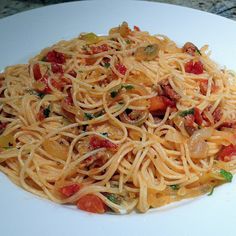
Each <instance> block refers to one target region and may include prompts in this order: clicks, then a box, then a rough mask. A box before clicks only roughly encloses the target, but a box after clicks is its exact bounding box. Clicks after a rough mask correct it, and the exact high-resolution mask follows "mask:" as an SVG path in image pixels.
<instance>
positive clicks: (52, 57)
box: [45, 50, 66, 64]
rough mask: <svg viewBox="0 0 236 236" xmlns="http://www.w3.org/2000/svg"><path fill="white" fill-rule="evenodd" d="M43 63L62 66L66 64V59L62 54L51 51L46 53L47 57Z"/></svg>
mask: <svg viewBox="0 0 236 236" xmlns="http://www.w3.org/2000/svg"><path fill="white" fill-rule="evenodd" d="M45 61H47V62H55V63H58V64H64V63H65V62H66V57H65V54H64V53H61V52H57V51H55V50H52V51H50V52H48V53H47V55H46V57H45Z"/></svg>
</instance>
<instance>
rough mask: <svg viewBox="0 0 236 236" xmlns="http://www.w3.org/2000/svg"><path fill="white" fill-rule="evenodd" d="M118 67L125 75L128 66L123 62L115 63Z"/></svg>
mask: <svg viewBox="0 0 236 236" xmlns="http://www.w3.org/2000/svg"><path fill="white" fill-rule="evenodd" d="M115 67H116V69H117V70H118V71H119V73H120V74H122V75H125V73H126V71H127V68H126V67H125V66H124V65H123V64H120V63H118V64H116V65H115Z"/></svg>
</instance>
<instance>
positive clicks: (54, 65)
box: [51, 62, 64, 74]
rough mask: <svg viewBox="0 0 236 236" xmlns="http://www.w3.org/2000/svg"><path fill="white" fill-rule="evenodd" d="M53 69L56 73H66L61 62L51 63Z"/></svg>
mask: <svg viewBox="0 0 236 236" xmlns="http://www.w3.org/2000/svg"><path fill="white" fill-rule="evenodd" d="M51 69H52V72H53V73H55V74H56V73H61V74H63V73H64V70H63V68H62V66H61V64H58V63H55V62H52V63H51Z"/></svg>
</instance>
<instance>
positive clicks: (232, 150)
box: [218, 144, 236, 162]
mask: <svg viewBox="0 0 236 236" xmlns="http://www.w3.org/2000/svg"><path fill="white" fill-rule="evenodd" d="M232 156H236V145H233V144H231V145H229V146H225V147H223V148H222V149H221V150H220V152H219V154H218V159H219V160H220V161H224V162H228V161H231V160H232Z"/></svg>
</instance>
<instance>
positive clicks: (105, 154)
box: [0, 22, 236, 213]
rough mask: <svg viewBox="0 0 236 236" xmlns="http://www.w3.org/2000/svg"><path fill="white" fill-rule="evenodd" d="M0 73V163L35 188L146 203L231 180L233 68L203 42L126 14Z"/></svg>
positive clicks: (95, 207) (84, 202)
mask: <svg viewBox="0 0 236 236" xmlns="http://www.w3.org/2000/svg"><path fill="white" fill-rule="evenodd" d="M0 85H1V86H0V93H1V97H0V102H1V105H0V132H1V136H0V148H1V149H0V170H1V171H2V172H3V173H5V174H6V175H8V176H9V178H10V179H11V180H12V181H13V182H14V183H16V184H17V185H19V186H21V187H22V188H24V189H26V190H27V191H29V192H32V193H34V194H36V195H39V196H41V197H44V198H48V199H51V200H52V201H54V202H57V203H60V204H77V206H78V207H79V208H80V209H82V210H87V211H90V212H96V213H103V212H105V211H114V212H117V213H125V212H130V211H132V210H134V209H137V210H138V211H140V212H146V211H147V210H148V209H149V208H150V207H159V206H163V205H165V204H168V203H171V202H174V201H178V200H181V199H185V198H190V197H195V196H198V195H201V194H204V193H207V192H210V191H211V192H212V190H213V188H214V187H215V186H218V185H220V184H222V183H225V182H230V181H231V180H232V174H231V173H230V171H234V170H235V167H236V159H235V158H234V157H235V154H236V146H235V119H236V110H235V104H236V99H235V98H236V76H235V73H234V72H232V71H229V70H227V69H225V68H224V69H221V68H219V66H218V65H217V64H216V63H215V62H213V61H212V60H211V59H210V58H209V55H208V53H207V46H204V47H202V48H201V49H198V48H197V47H196V46H195V45H193V44H192V43H186V44H185V45H184V46H183V47H178V46H177V45H176V44H175V43H174V42H173V41H171V40H170V39H169V38H167V37H166V36H163V35H154V36H151V35H150V34H149V33H147V32H143V31H140V30H139V28H138V27H136V26H135V27H134V30H131V29H130V28H129V27H128V25H127V23H125V22H124V23H123V24H122V25H120V26H119V27H116V28H113V29H111V30H110V32H109V35H107V36H97V35H95V34H93V33H88V34H81V35H80V36H79V37H77V38H75V39H72V40H70V41H61V42H59V43H57V44H55V45H53V46H52V47H50V48H46V49H44V50H43V51H42V52H41V53H40V54H38V55H37V56H35V57H34V58H32V59H31V60H30V61H29V63H28V64H23V65H14V66H9V67H7V68H5V71H4V72H3V73H2V74H1V76H0Z"/></svg>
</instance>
